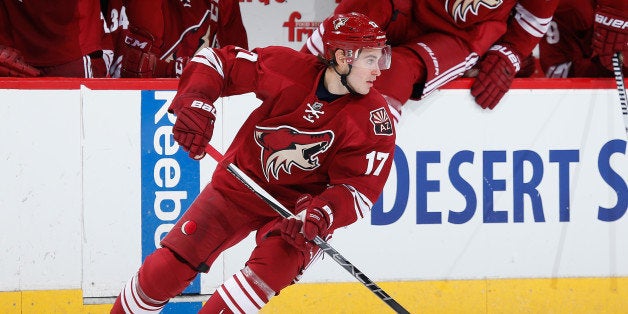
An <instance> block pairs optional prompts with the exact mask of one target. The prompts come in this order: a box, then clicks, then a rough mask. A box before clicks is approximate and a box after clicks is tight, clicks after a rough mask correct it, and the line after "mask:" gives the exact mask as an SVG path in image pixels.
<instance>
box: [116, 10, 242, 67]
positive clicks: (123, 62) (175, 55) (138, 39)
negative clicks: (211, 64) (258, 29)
mask: <svg viewBox="0 0 628 314" xmlns="http://www.w3.org/2000/svg"><path fill="white" fill-rule="evenodd" d="M109 12H110V16H109V18H110V20H109V24H110V25H109V28H110V29H111V30H112V32H113V35H112V36H113V37H114V43H116V51H115V52H116V57H115V63H114V66H113V67H112V76H113V77H179V76H180V75H181V71H182V70H183V68H184V67H185V65H186V64H187V62H188V61H189V59H190V57H192V56H193V55H194V54H195V53H196V52H197V51H198V50H199V49H200V48H201V47H202V46H206V47H207V46H208V47H213V48H218V47H222V46H226V45H235V46H238V47H242V48H245V49H247V48H248V41H247V34H246V30H245V28H244V24H243V23H242V16H241V14H240V3H239V2H238V0H220V1H218V0H185V1H182V0H111V1H110V3H109Z"/></svg>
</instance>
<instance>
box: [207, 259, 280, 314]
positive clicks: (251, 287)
mask: <svg viewBox="0 0 628 314" xmlns="http://www.w3.org/2000/svg"><path fill="white" fill-rule="evenodd" d="M274 295H275V292H274V291H273V290H272V289H270V287H268V285H266V284H265V283H264V282H263V281H262V280H261V279H260V278H259V277H257V275H255V273H253V272H252V271H251V270H250V269H249V268H248V267H245V268H244V269H242V270H241V271H239V272H237V273H235V274H234V275H233V276H232V277H231V278H229V279H227V280H226V281H225V282H224V283H223V284H222V285H221V286H220V287H218V289H216V291H215V292H214V294H212V296H211V297H210V298H209V300H207V302H206V303H205V305H204V306H203V308H202V309H201V311H200V312H199V314H201V313H203V314H209V313H225V314H226V313H257V312H259V310H260V309H261V308H262V307H263V306H264V305H266V303H268V300H269V299H270V298H271V297H272V296H274Z"/></svg>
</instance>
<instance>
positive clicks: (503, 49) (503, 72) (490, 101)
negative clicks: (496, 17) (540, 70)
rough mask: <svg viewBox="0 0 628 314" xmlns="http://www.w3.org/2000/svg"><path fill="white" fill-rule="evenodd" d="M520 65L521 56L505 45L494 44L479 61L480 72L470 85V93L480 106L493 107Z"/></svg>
mask: <svg viewBox="0 0 628 314" xmlns="http://www.w3.org/2000/svg"><path fill="white" fill-rule="evenodd" d="M520 67H521V57H519V54H518V53H516V52H514V51H513V50H511V49H510V48H509V47H507V46H502V45H494V46H493V47H491V49H489V51H488V52H487V53H486V55H485V56H484V59H483V60H482V61H480V72H479V73H478V76H477V77H476V78H475V82H473V85H471V95H473V97H475V102H476V103H477V104H478V105H480V107H482V108H484V109H486V108H489V109H493V108H495V106H497V103H498V102H499V100H500V99H502V97H504V94H506V92H507V91H508V89H510V84H512V80H513V79H514V78H515V75H516V74H517V72H518V71H519V69H520Z"/></svg>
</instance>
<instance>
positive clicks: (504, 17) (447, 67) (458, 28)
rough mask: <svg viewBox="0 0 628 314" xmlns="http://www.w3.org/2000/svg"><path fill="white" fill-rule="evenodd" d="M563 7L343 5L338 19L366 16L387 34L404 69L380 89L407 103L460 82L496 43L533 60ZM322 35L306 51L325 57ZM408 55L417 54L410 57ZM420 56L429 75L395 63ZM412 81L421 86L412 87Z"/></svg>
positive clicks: (534, 3)
mask: <svg viewBox="0 0 628 314" xmlns="http://www.w3.org/2000/svg"><path fill="white" fill-rule="evenodd" d="M557 3H558V0H473V1H471V0H393V1H390V0H370V1H362V0H343V1H342V2H341V3H340V4H339V5H338V7H337V8H336V10H335V13H346V12H351V11H356V12H360V13H363V14H365V15H367V16H369V17H370V18H371V19H372V20H373V21H375V22H376V23H378V25H380V26H381V27H382V28H383V29H384V30H386V33H387V37H388V38H389V42H390V43H391V45H393V66H394V65H395V63H396V64H399V65H401V66H400V67H397V68H395V67H391V71H388V73H383V74H382V77H381V78H380V79H379V80H378V82H376V87H377V88H378V89H379V90H380V91H381V92H382V94H384V95H390V96H393V97H394V98H396V99H398V100H399V101H401V102H402V103H404V102H405V101H406V100H407V99H408V98H409V96H410V92H411V91H412V90H413V89H414V91H412V93H413V96H420V95H421V94H422V95H427V94H429V93H430V92H432V91H434V90H435V89H437V88H438V87H440V86H442V85H443V84H445V83H447V82H449V81H451V80H453V79H455V78H457V77H460V76H461V75H462V74H463V73H464V72H465V71H466V70H468V69H470V68H471V67H472V66H473V65H474V64H475V63H476V62H477V61H478V59H479V56H481V55H482V54H484V53H485V52H486V51H487V50H488V49H489V48H490V47H491V46H492V45H493V44H494V43H496V42H499V43H508V44H510V46H511V47H512V48H513V49H514V50H515V51H517V52H518V53H519V54H520V55H521V56H524V57H525V56H527V55H529V54H530V53H531V52H532V49H534V47H535V46H536V44H537V43H538V42H539V40H540V38H541V37H542V36H543V34H544V33H545V32H546V31H547V28H548V26H549V22H550V21H551V17H552V14H553V12H554V10H555V8H556V5H557ZM321 25H322V24H321ZM321 31H322V32H324V30H322V29H321V28H320V27H319V29H318V30H317V31H316V32H314V34H313V35H312V36H311V37H310V38H308V41H307V42H306V44H305V46H304V47H303V49H302V50H303V51H309V52H311V53H313V54H319V53H320V52H321V51H322V48H323V46H322V41H321V35H320V32H321ZM395 47H403V49H404V50H400V48H397V49H395ZM395 50H397V53H396V54H395ZM407 50H411V51H412V52H413V54H408V53H404V52H405V51H407ZM417 56H418V57H419V58H420V59H421V60H422V62H423V63H424V64H425V67H426V69H421V70H419V71H416V73H415V72H412V71H413V69H412V66H410V67H408V66H403V65H404V64H412V63H411V61H405V60H404V61H400V60H397V61H395V58H410V59H411V58H416V57H417ZM425 70H427V73H424V72H425ZM406 72H408V73H406ZM408 80H411V81H412V83H413V84H416V85H418V86H414V88H412V86H410V87H409V86H407V85H408V83H405V82H406V81H408ZM378 83H379V84H378ZM384 84H385V85H384ZM417 90H418V92H417ZM417 93H418V94H419V95H415V94H417Z"/></svg>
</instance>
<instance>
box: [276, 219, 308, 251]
mask: <svg viewBox="0 0 628 314" xmlns="http://www.w3.org/2000/svg"><path fill="white" fill-rule="evenodd" d="M302 229H303V221H302V220H300V219H299V218H288V219H282V220H281V222H280V224H279V230H280V231H281V237H282V238H283V239H284V240H285V241H286V242H288V243H289V244H291V245H292V246H294V247H296V248H297V249H299V251H303V252H307V251H310V249H311V248H312V244H310V243H308V241H307V240H305V237H304V236H303V233H301V230H302Z"/></svg>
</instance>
